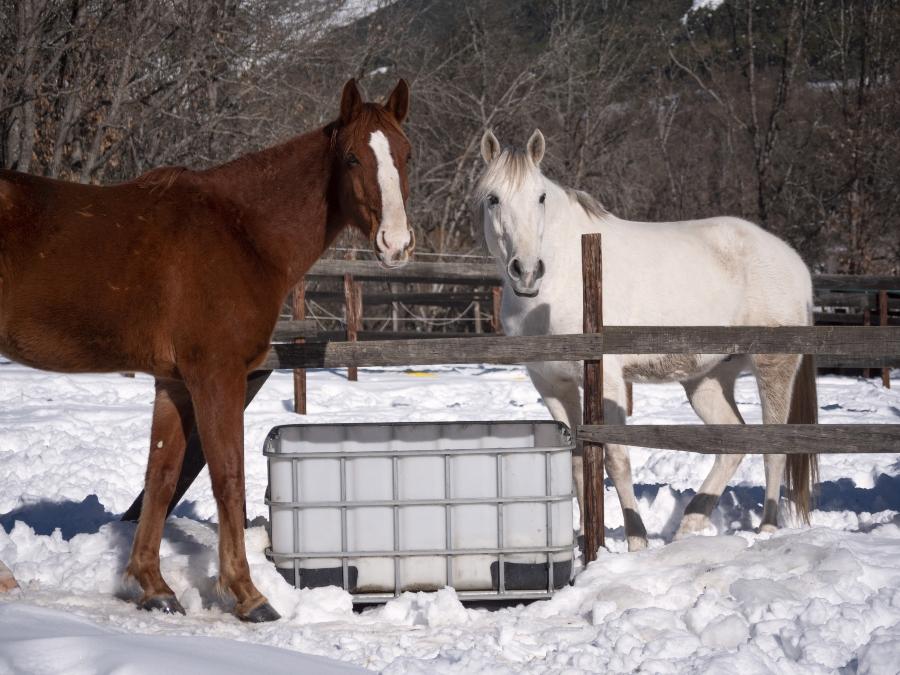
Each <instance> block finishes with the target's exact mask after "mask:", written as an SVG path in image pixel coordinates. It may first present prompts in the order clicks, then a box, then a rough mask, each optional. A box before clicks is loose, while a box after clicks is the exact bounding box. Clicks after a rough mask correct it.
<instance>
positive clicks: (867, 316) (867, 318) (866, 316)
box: [863, 294, 872, 379]
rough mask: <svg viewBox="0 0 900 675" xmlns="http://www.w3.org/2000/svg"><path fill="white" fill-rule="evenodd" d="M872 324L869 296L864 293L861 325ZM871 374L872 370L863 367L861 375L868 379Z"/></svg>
mask: <svg viewBox="0 0 900 675" xmlns="http://www.w3.org/2000/svg"><path fill="white" fill-rule="evenodd" d="M871 325H872V312H871V310H870V309H869V296H868V294H867V295H866V308H865V309H864V310H863V326H871ZM871 376H872V371H870V370H869V369H868V368H863V377H864V378H866V379H869V378H870V377H871Z"/></svg>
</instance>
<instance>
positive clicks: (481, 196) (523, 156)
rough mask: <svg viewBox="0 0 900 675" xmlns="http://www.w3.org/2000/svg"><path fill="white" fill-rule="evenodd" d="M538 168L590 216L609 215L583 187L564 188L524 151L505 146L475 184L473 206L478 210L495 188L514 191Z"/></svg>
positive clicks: (544, 178)
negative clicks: (581, 188)
mask: <svg viewBox="0 0 900 675" xmlns="http://www.w3.org/2000/svg"><path fill="white" fill-rule="evenodd" d="M533 171H537V172H538V173H539V174H540V176H541V178H542V179H543V180H545V181H547V182H548V183H550V184H551V185H555V186H556V187H558V188H559V189H560V190H562V191H563V192H565V193H566V195H567V196H568V197H569V199H570V200H571V201H572V202H573V203H574V204H577V205H578V206H580V207H581V208H582V209H583V210H584V212H585V213H586V214H587V215H589V216H590V217H592V218H603V217H604V216H608V215H609V211H608V210H607V209H606V207H604V206H603V204H601V203H600V202H599V201H598V200H597V199H596V198H594V197H592V196H591V195H589V194H588V193H587V192H585V191H584V190H576V189H575V188H570V187H565V186H563V185H560V184H559V183H557V182H556V181H554V180H551V179H550V178H548V177H547V176H546V175H544V173H543V172H542V171H541V170H540V168H539V167H537V166H535V164H534V162H532V161H531V157H529V156H528V153H527V152H523V151H521V150H514V149H510V148H505V149H504V150H503V151H502V152H501V153H500V155H499V156H498V157H497V158H496V159H495V160H493V161H492V162H491V163H490V164H489V165H488V166H487V169H485V172H484V173H483V174H482V176H481V178H480V179H479V180H478V183H476V185H475V191H474V193H473V197H474V204H473V206H474V208H475V211H476V212H478V210H479V207H480V206H481V204H482V203H483V202H484V200H485V199H487V197H488V195H490V194H491V193H492V192H493V191H494V190H496V189H500V190H503V191H504V192H514V191H516V190H518V189H520V188H521V187H522V184H523V183H524V182H525V179H526V178H527V177H528V176H529V175H530V174H531V172H533Z"/></svg>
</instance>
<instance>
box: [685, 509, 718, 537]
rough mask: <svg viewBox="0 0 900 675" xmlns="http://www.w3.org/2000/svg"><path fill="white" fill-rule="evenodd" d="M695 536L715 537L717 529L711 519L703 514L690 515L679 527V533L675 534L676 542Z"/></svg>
mask: <svg viewBox="0 0 900 675" xmlns="http://www.w3.org/2000/svg"><path fill="white" fill-rule="evenodd" d="M695 534H700V535H707V536H710V535H715V534H716V528H715V527H713V524H712V522H710V520H709V518H707V517H706V516H704V515H703V514H700V513H689V514H688V515H686V516H685V517H684V518H683V519H682V521H681V525H680V526H679V527H678V532H676V533H675V541H678V540H679V539H684V538H685V537H690V536H692V535H695Z"/></svg>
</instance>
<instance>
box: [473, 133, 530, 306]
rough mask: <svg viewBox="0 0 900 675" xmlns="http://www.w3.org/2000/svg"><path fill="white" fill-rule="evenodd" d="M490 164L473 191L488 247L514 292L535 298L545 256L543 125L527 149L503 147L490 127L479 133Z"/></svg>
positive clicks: (484, 155)
mask: <svg viewBox="0 0 900 675" xmlns="http://www.w3.org/2000/svg"><path fill="white" fill-rule="evenodd" d="M481 156H482V157H483V158H484V161H485V162H486V163H487V169H485V172H484V174H483V175H482V176H481V178H480V179H479V181H478V186H477V188H476V190H475V195H476V196H475V198H476V205H475V208H476V212H479V213H481V215H482V222H483V224H484V237H485V239H486V240H487V245H488V249H490V251H491V254H492V255H493V256H494V257H495V258H497V260H498V261H499V263H500V265H501V267H502V268H503V269H504V271H505V273H506V274H507V276H508V277H509V281H510V285H511V286H512V289H513V291H514V292H515V294H516V295H524V296H527V297H534V296H536V295H537V294H538V291H539V290H540V288H541V277H543V276H544V271H545V270H544V261H543V260H542V259H541V243H542V240H543V237H544V199H545V198H546V196H547V180H546V179H545V178H544V175H543V174H542V173H541V170H540V169H539V168H538V165H539V164H540V163H541V159H542V158H543V157H544V135H543V134H542V133H541V132H540V130H538V129H535V132H534V133H533V134H532V135H531V138H530V139H528V145H527V146H526V149H525V152H524V153H523V152H517V151H513V150H508V149H507V150H503V149H501V147H500V142H499V141H498V140H497V137H496V136H494V134H493V133H492V132H491V131H490V130H488V131H485V132H484V136H483V137H482V138H481Z"/></svg>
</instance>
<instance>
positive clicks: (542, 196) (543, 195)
mask: <svg viewBox="0 0 900 675" xmlns="http://www.w3.org/2000/svg"><path fill="white" fill-rule="evenodd" d="M545 199H547V193H546V192H545V193H544V194H542V195H541V198H540V199H539V200H538V201H539V202H540V203H541V204H543V203H544V200H545Z"/></svg>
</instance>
